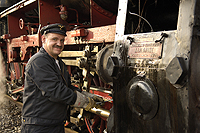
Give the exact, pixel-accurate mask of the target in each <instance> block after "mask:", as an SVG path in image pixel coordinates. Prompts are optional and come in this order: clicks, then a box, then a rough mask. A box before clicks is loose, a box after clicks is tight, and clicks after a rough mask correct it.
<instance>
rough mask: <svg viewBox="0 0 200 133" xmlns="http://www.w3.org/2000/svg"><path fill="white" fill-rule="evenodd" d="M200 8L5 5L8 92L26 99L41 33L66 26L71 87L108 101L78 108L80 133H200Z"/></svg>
mask: <svg viewBox="0 0 200 133" xmlns="http://www.w3.org/2000/svg"><path fill="white" fill-rule="evenodd" d="M199 8H200V2H199V1H197V0H167V1H166V0H21V1H19V0H13V1H10V2H8V1H7V0H3V1H1V3H0V10H1V12H0V27H1V28H0V29H1V30H0V36H1V38H0V46H1V51H2V54H3V57H4V62H3V63H4V64H6V68H5V69H6V84H7V94H8V95H10V96H11V97H12V98H13V99H14V100H19V101H21V100H22V93H23V85H24V70H25V66H26V63H27V61H28V59H29V58H30V57H31V56H32V55H33V54H35V53H37V51H38V50H39V48H40V47H42V44H41V38H40V37H41V35H40V32H39V31H40V29H41V27H42V26H45V25H47V24H52V23H62V24H64V25H65V26H66V27H67V32H66V34H67V36H66V38H65V47H64V51H63V52H62V53H61V54H60V57H62V60H63V61H64V62H65V64H66V65H67V66H68V71H69V73H70V75H71V79H72V83H73V85H75V86H78V87H79V88H81V89H83V90H85V91H88V92H90V93H93V94H95V95H99V96H102V97H103V98H104V101H105V102H104V103H101V107H100V108H92V109H91V110H90V111H89V112H86V111H84V110H83V109H73V110H72V112H71V117H70V118H71V119H70V123H72V124H73V127H76V130H77V131H78V132H84V129H85V128H84V126H86V127H87V130H88V132H90V133H92V132H100V133H103V132H108V133H112V132H115V133H140V132H141V133H147V132H148V133H149V132H151V133H152V132H162V133H163V132H164V133H169V132H180V133H182V132H200V119H199V118H200V117H199V116H200V111H199V108H200V104H199V102H200V98H199V94H200V90H199V88H200V87H198V86H199V84H198V79H199V78H198V77H199V76H200V74H199V69H198V64H199V63H198V58H199V53H200V52H199V51H200V50H199V49H200V47H199V46H198V45H199V44H198V43H199V26H198V25H199V23H200V19H199V13H200V11H199V10H200V9H199Z"/></svg>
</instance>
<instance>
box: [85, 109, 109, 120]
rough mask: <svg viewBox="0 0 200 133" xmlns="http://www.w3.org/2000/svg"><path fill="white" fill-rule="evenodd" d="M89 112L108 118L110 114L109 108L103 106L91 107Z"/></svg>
mask: <svg viewBox="0 0 200 133" xmlns="http://www.w3.org/2000/svg"><path fill="white" fill-rule="evenodd" d="M89 111H90V112H92V113H94V114H97V115H100V116H103V117H105V118H108V117H109V115H110V110H106V109H104V108H91V109H90V110H89Z"/></svg>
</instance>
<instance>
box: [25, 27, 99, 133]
mask: <svg viewBox="0 0 200 133" xmlns="http://www.w3.org/2000/svg"><path fill="white" fill-rule="evenodd" d="M41 34H42V44H43V47H41V48H40V50H39V52H38V53H36V54H35V55H33V56H32V57H31V58H30V59H29V61H28V63H27V65H26V70H25V83H24V94H23V107H22V133H64V122H65V120H66V118H67V115H69V114H67V110H68V108H69V106H70V105H72V106H74V107H82V108H85V109H86V110H89V109H90V108H92V107H94V106H95V102H94V100H93V99H92V98H90V97H87V96H86V95H84V94H82V93H81V91H80V90H79V89H78V88H76V87H74V86H72V85H71V80H70V75H69V73H68V72H67V66H66V65H65V64H64V62H63V61H62V60H61V59H60V58H59V57H58V55H59V54H60V53H61V52H62V50H63V48H64V40H65V36H66V29H65V26H64V25H62V24H51V25H47V26H44V27H43V28H42V29H41Z"/></svg>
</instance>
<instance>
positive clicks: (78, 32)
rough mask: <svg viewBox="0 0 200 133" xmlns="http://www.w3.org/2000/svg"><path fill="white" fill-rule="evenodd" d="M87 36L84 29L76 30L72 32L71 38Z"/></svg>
mask: <svg viewBox="0 0 200 133" xmlns="http://www.w3.org/2000/svg"><path fill="white" fill-rule="evenodd" d="M87 35H88V30H86V29H83V28H82V29H77V30H74V31H72V33H71V37H85V36H87Z"/></svg>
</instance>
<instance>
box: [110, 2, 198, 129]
mask: <svg viewBox="0 0 200 133" xmlns="http://www.w3.org/2000/svg"><path fill="white" fill-rule="evenodd" d="M120 2H122V3H123V2H124V1H123V0H120V1H119V4H120ZM199 10H200V1H197V0H181V1H180V3H179V15H178V23H177V29H176V30H171V31H161V32H149V33H140V34H129V35H123V37H122V39H116V40H121V41H120V42H118V43H115V45H114V48H115V50H114V53H113V55H112V56H111V61H110V64H111V63H113V64H112V65H110V66H108V67H109V68H108V70H111V71H114V70H115V71H117V72H118V73H119V74H117V75H115V76H114V77H113V84H114V87H113V90H114V93H113V99H114V130H113V132H115V133H122V132H123V133H155V132H156V133H171V132H178V133H183V132H189V133H190V132H191V133H192V132H200V125H199V124H200V119H199V118H200V117H199V116H200V113H199V107H200V106H199V105H200V104H199V103H200V101H199V94H200V91H199V88H200V86H199V83H198V80H199V78H200V77H199V65H200V64H199V50H200V49H199V45H198V44H199V34H198V32H199V13H200V11H199ZM118 26H120V25H116V29H118V28H119V27H118ZM121 27H123V25H122V26H121ZM163 33H164V34H166V35H167V36H165V37H164V38H162V39H160V38H161V37H162V35H163ZM159 36H160V37H159ZM149 39H152V40H151V41H152V42H160V43H162V48H161V49H159V53H160V52H161V54H159V55H160V56H156V58H152V57H151V56H149V55H148V54H149V53H154V52H155V53H157V52H156V50H155V49H156V47H154V46H152V47H151V48H153V49H151V50H150V49H149V50H145V49H143V48H146V49H147V48H148V47H147V46H145V45H148V44H149V43H148V40H149ZM137 42H140V43H139V44H145V45H143V46H141V47H140V48H141V49H138V47H139V46H131V45H132V44H136V43H137ZM128 51H129V55H128ZM136 53H137V54H138V55H137V56H134V54H136ZM144 54H146V55H147V56H146V58H144V57H142V56H141V55H144ZM116 58H118V60H117V61H116V60H114V59H116ZM112 59H113V60H112ZM121 60H122V61H121ZM116 62H118V63H116ZM115 64H121V65H115ZM110 73H111V72H110ZM147 80H148V82H147ZM149 81H150V82H151V83H150V82H149ZM152 84H153V86H151V85H152ZM157 97H158V99H157ZM155 109H156V110H157V111H156V112H154V113H152V112H153V110H155Z"/></svg>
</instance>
